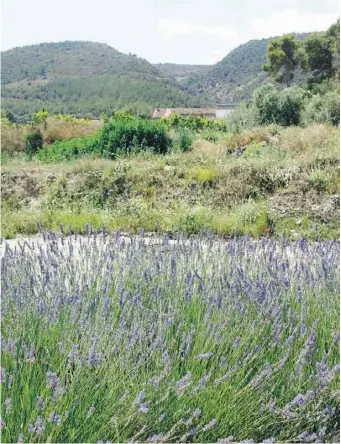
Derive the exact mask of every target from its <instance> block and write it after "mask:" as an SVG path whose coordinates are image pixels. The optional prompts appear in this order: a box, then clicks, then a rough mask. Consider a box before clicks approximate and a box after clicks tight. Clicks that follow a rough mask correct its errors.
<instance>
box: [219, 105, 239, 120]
mask: <svg viewBox="0 0 341 444" xmlns="http://www.w3.org/2000/svg"><path fill="white" fill-rule="evenodd" d="M238 105H239V104H238V103H227V104H219V105H217V107H216V112H215V116H216V118H217V119H219V118H221V117H226V116H227V115H228V114H229V113H230V112H231V111H232V110H233V109H234V108H235V107H236V106H238Z"/></svg>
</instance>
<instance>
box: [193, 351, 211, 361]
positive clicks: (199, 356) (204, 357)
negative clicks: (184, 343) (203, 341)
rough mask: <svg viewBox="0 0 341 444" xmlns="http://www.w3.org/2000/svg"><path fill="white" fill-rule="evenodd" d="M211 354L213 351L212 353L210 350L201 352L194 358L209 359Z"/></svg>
mask: <svg viewBox="0 0 341 444" xmlns="http://www.w3.org/2000/svg"><path fill="white" fill-rule="evenodd" d="M211 356H213V353H212V352H208V353H202V354H200V355H198V356H197V357H196V359H198V360H204V359H209V358H210V357H211Z"/></svg>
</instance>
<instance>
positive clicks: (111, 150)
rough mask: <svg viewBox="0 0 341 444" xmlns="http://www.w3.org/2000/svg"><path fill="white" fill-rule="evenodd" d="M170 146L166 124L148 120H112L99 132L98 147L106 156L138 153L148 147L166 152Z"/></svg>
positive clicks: (159, 151) (161, 152) (160, 152)
mask: <svg viewBox="0 0 341 444" xmlns="http://www.w3.org/2000/svg"><path fill="white" fill-rule="evenodd" d="M170 146H171V139H170V137H169V136H168V135H167V133H166V129H165V128H164V126H163V125H161V124H160V123H158V122H153V121H148V120H142V119H132V120H130V119H127V120H118V121H117V120H112V121H110V122H109V123H107V124H106V125H105V126H104V127H103V129H102V130H101V131H100V132H99V134H98V149H99V151H100V153H101V154H102V155H104V156H115V155H117V154H128V153H138V152H140V151H144V150H145V149H146V148H150V149H151V150H152V151H153V153H155V154H165V153H167V151H168V150H169V148H170Z"/></svg>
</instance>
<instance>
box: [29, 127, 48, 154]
mask: <svg viewBox="0 0 341 444" xmlns="http://www.w3.org/2000/svg"><path fill="white" fill-rule="evenodd" d="M43 143H44V140H43V136H42V135H41V132H40V131H39V130H34V131H32V132H30V133H29V134H28V135H27V137H26V146H25V153H26V155H27V157H28V158H29V159H31V158H32V156H33V155H34V154H36V153H37V152H38V151H39V150H40V149H41V148H42V146H43Z"/></svg>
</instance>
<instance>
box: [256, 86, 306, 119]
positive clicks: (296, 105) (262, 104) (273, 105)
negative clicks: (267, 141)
mask: <svg viewBox="0 0 341 444" xmlns="http://www.w3.org/2000/svg"><path fill="white" fill-rule="evenodd" d="M306 94H307V92H306V91H304V90H303V89H302V88H299V87H297V86H293V87H291V88H286V89H284V90H283V91H278V90H277V89H276V87H275V86H274V85H263V86H261V87H260V88H257V89H256V90H255V92H254V94H253V98H252V104H253V107H254V112H255V116H256V120H257V121H258V123H259V124H260V125H269V124H272V123H275V124H278V125H282V126H290V125H298V124H299V123H300V120H301V111H302V109H303V106H304V97H305V95H306Z"/></svg>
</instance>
